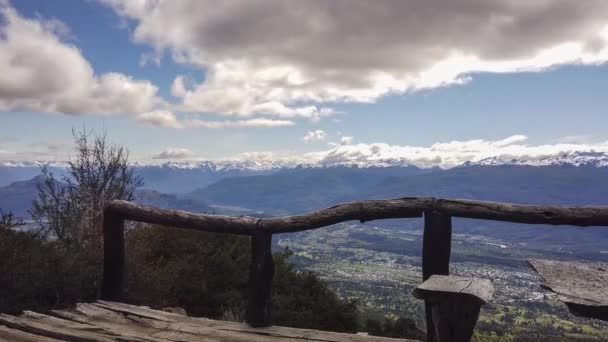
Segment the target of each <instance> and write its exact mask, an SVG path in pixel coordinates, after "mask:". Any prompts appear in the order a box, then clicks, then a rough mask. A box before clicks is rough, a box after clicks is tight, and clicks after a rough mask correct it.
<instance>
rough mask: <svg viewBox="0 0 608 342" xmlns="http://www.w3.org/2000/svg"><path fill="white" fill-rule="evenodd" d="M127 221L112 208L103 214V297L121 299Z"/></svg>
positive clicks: (114, 299) (113, 299)
mask: <svg viewBox="0 0 608 342" xmlns="http://www.w3.org/2000/svg"><path fill="white" fill-rule="evenodd" d="M124 230H125V221H124V220H123V219H122V217H121V216H120V215H118V214H116V213H114V212H112V211H111V210H108V209H106V210H105V211H104V214H103V278H102V285H101V298H102V299H105V300H112V301H120V300H121V299H122V295H123V293H122V292H123V284H124V274H125V235H124Z"/></svg>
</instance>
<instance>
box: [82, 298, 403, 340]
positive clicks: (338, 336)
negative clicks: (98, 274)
mask: <svg viewBox="0 0 608 342" xmlns="http://www.w3.org/2000/svg"><path fill="white" fill-rule="evenodd" d="M92 305H94V306H98V307H101V308H104V309H108V310H112V311H114V312H119V313H121V314H125V315H127V318H129V319H131V320H133V321H134V322H139V323H140V324H141V325H142V326H148V327H153V328H156V329H159V330H161V331H162V332H161V333H158V334H155V335H153V336H154V337H159V338H169V336H171V334H172V333H173V332H175V333H186V334H193V335H197V336H198V335H200V336H204V337H206V338H215V339H217V340H218V341H277V342H278V341H284V340H285V341H292V340H295V341H301V340H316V341H336V342H341V341H350V342H363V341H372V342H396V341H408V340H403V339H391V338H384V337H372V336H362V335H355V334H343V333H334V332H326V331H319V330H309V329H298V328H288V327H277V326H271V327H265V328H253V327H250V326H249V325H247V324H243V323H234V322H225V321H217V320H211V319H207V318H197V317H188V316H184V315H179V314H174V313H169V312H164V311H159V310H153V309H150V308H146V307H139V306H134V305H129V304H124V303H114V302H107V301H99V302H96V303H93V304H92Z"/></svg>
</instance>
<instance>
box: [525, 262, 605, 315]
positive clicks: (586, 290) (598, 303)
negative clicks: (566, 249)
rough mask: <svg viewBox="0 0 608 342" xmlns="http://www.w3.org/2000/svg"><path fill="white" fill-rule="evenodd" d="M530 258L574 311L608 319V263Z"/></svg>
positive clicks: (559, 297)
mask: <svg viewBox="0 0 608 342" xmlns="http://www.w3.org/2000/svg"><path fill="white" fill-rule="evenodd" d="M527 261H528V264H530V266H532V268H533V269H534V271H536V272H537V273H538V274H539V275H540V277H541V278H542V279H543V281H544V283H542V284H541V285H542V287H544V288H546V289H548V290H549V291H552V292H554V293H556V294H557V297H558V299H559V300H560V301H562V302H563V303H565V304H566V306H567V307H568V310H570V312H571V313H572V314H574V315H576V316H580V317H587V318H596V319H601V320H604V321H608V263H587V262H574V261H556V260H543V259H529V260H527Z"/></svg>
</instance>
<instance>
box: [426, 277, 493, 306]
mask: <svg viewBox="0 0 608 342" xmlns="http://www.w3.org/2000/svg"><path fill="white" fill-rule="evenodd" d="M444 294H451V295H453V294H457V295H468V296H472V297H475V298H477V299H478V300H480V301H481V303H482V304H486V303H488V302H489V301H490V300H492V296H493V295H494V286H493V285H492V282H491V281H490V280H488V279H481V278H475V277H455V276H442V275H433V276H431V277H430V278H429V279H428V280H426V281H425V282H424V283H422V284H420V285H418V287H416V289H415V290H414V297H416V298H420V299H424V298H428V297H429V296H430V297H432V296H434V295H444Z"/></svg>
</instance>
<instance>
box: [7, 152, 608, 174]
mask: <svg viewBox="0 0 608 342" xmlns="http://www.w3.org/2000/svg"><path fill="white" fill-rule="evenodd" d="M42 165H48V166H49V167H51V168H56V169H61V168H65V167H66V166H67V162H56V161H53V162H44V161H0V167H3V168H39V167H41V166H42ZM474 165H482V166H498V165H529V166H565V165H569V166H593V167H608V153H606V152H567V153H561V154H558V155H545V156H524V157H518V158H513V157H510V156H505V155H501V156H493V157H488V158H484V159H481V160H478V161H467V162H465V163H463V164H461V165H459V166H460V167H467V166H474ZM133 166H134V167H135V168H137V169H157V168H161V169H175V170H200V171H205V172H241V171H245V172H254V173H255V172H269V171H278V170H283V169H292V168H327V167H358V168H370V167H413V166H416V167H420V168H429V167H439V166H440V164H439V163H436V164H433V163H428V164H427V165H418V163H411V162H410V161H409V160H407V159H406V158H396V157H392V158H370V157H368V156H362V155H357V156H351V155H340V156H335V155H334V156H324V157H323V158H312V157H308V158H305V159H304V158H298V159H296V158H277V159H270V158H260V159H255V158H248V159H241V160H238V159H228V160H194V161H189V160H185V161H168V162H162V163H159V162H141V161H138V162H134V163H133ZM442 168H444V169H448V168H449V167H442Z"/></svg>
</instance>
